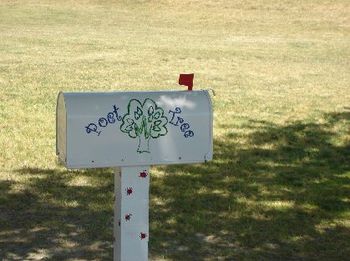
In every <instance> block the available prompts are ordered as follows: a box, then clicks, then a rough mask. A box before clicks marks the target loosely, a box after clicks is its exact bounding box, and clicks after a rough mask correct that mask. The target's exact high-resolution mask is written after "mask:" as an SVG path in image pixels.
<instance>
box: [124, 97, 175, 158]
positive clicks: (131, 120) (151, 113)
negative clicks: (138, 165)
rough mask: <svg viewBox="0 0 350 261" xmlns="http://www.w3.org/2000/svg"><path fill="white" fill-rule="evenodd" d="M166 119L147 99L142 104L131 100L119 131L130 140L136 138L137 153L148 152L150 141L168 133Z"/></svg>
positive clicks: (162, 111) (160, 109)
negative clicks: (125, 134)
mask: <svg viewBox="0 0 350 261" xmlns="http://www.w3.org/2000/svg"><path fill="white" fill-rule="evenodd" d="M167 123H168V118H167V117H166V116H164V110H163V109H162V108H161V107H159V106H157V104H156V103H155V102H154V101H153V100H151V99H149V98H147V99H145V100H144V102H143V103H142V102H140V101H139V100H137V99H131V100H130V101H129V104H128V112H127V113H126V114H125V115H124V116H123V119H122V124H121V126H120V130H121V131H122V132H124V133H127V134H128V135H129V137H130V138H133V139H136V138H138V147H137V152H138V153H143V152H147V153H150V151H149V141H150V139H151V138H152V139H156V138H159V137H161V136H164V135H166V134H167V133H168V129H167V128H166V125H167Z"/></svg>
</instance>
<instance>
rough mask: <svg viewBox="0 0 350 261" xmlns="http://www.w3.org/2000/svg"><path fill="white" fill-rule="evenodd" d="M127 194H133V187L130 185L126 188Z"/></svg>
mask: <svg viewBox="0 0 350 261" xmlns="http://www.w3.org/2000/svg"><path fill="white" fill-rule="evenodd" d="M126 194H127V195H128V196H129V195H130V194H132V187H128V188H127V189H126Z"/></svg>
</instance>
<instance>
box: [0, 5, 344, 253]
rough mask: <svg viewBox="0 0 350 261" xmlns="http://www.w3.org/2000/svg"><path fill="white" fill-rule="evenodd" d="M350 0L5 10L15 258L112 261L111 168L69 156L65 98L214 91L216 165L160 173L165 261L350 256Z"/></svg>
mask: <svg viewBox="0 0 350 261" xmlns="http://www.w3.org/2000/svg"><path fill="white" fill-rule="evenodd" d="M349 12H350V4H349V3H348V1H346V0H335V1H326V0H317V1H316V0H310V1H288V0H282V1H270V0H257V1H248V0H247V1H228V0H219V1H211V0H208V1H195V0H193V1H189V0H183V1H169V0H161V1H141V0H140V1H122V0H121V1H83V0H81V1H68V0H67V1H65V0H62V1H47V0H40V1H39V0H38V1H25V2H17V1H6V0H2V1H1V2H0V259H2V260H40V259H49V260H111V259H112V217H113V205H112V204H113V174H112V170H111V169H100V170H80V171H69V170H66V169H64V168H63V167H62V166H59V165H58V164H57V161H56V155H55V105H56V96H57V93H58V91H88V90H93V91H110V90H139V89H140V90H163V89H182V88H183V87H180V86H178V85H177V83H176V80H177V76H178V74H179V73H180V72H194V73H195V88H196V89H201V88H203V89H206V88H212V89H214V90H215V92H216V96H215V97H213V104H214V111H215V112H214V131H215V135H214V147H215V148H214V149H215V151H214V152H215V154H214V160H213V161H212V162H210V163H208V164H203V165H181V166H158V167H153V168H152V181H151V206H150V233H151V240H150V259H151V260H346V259H348V257H349V255H350V248H349V241H350V193H349V191H350V190H349V189H350V86H349V82H350V73H349V72H350V62H349V57H350V47H349V42H350V18H349V15H348V14H349Z"/></svg>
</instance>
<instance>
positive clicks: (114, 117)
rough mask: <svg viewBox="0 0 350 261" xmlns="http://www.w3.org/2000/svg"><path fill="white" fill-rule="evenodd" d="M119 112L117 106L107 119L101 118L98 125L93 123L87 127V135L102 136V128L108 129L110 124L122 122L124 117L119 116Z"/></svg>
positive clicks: (108, 114)
mask: <svg viewBox="0 0 350 261" xmlns="http://www.w3.org/2000/svg"><path fill="white" fill-rule="evenodd" d="M118 110H119V108H118V107H117V106H116V105H113V111H111V112H108V113H107V116H106V117H101V118H99V119H98V120H97V122H96V123H94V122H91V123H89V124H88V125H87V126H86V127H85V130H86V133H88V134H89V133H96V134H97V136H100V134H101V131H102V130H101V128H105V127H107V126H108V124H114V123H116V122H117V121H121V120H122V117H121V116H120V115H119V112H118Z"/></svg>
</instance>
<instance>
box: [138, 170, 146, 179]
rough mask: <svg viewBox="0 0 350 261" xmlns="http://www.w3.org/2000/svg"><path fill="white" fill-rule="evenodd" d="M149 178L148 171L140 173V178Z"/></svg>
mask: <svg viewBox="0 0 350 261" xmlns="http://www.w3.org/2000/svg"><path fill="white" fill-rule="evenodd" d="M147 176H148V173H147V171H146V170H144V171H142V172H140V175H139V177H140V178H146V177H147Z"/></svg>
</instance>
